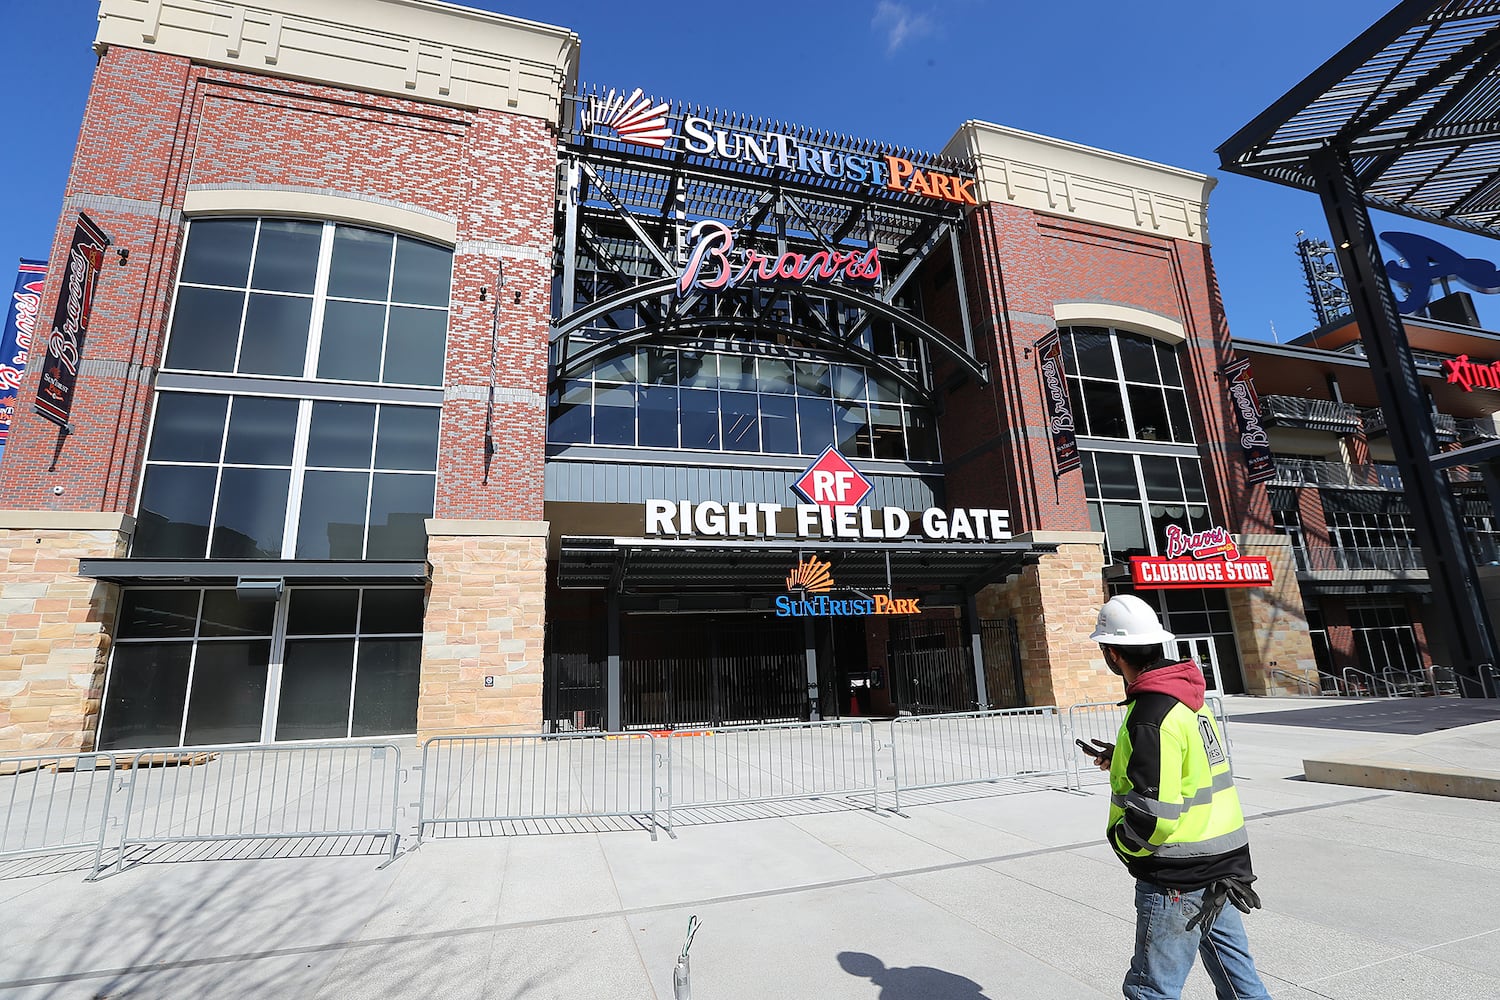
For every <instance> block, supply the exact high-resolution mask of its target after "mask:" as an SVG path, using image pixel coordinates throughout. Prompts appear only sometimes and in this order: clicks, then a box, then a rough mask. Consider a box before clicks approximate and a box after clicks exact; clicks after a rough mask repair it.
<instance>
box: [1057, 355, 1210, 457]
mask: <svg viewBox="0 0 1500 1000" xmlns="http://www.w3.org/2000/svg"><path fill="white" fill-rule="evenodd" d="M1060 332H1061V333H1062V342H1063V364H1064V366H1065V367H1066V368H1067V371H1068V390H1069V393H1070V395H1071V396H1072V398H1073V406H1074V409H1075V410H1076V411H1077V412H1078V418H1079V419H1078V423H1079V428H1078V433H1079V434H1080V435H1084V436H1088V437H1101V438H1129V439H1132V440H1136V441H1176V442H1181V443H1184V444H1191V443H1192V441H1193V425H1192V421H1191V419H1190V418H1189V417H1188V406H1187V396H1186V393H1185V392H1184V390H1183V385H1182V368H1181V365H1180V364H1179V363H1178V357H1177V349H1176V348H1175V347H1173V346H1172V345H1170V344H1167V343H1164V342H1163V341H1160V340H1156V339H1154V338H1151V337H1147V336H1145V335H1143V334H1139V333H1130V332H1127V331H1125V330H1116V329H1112V328H1110V327H1103V326H1069V327H1063V328H1062V329H1061V331H1060Z"/></svg>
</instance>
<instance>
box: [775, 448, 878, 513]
mask: <svg viewBox="0 0 1500 1000" xmlns="http://www.w3.org/2000/svg"><path fill="white" fill-rule="evenodd" d="M874 488H875V487H874V485H872V484H871V482H870V481H869V480H868V479H866V478H865V477H864V476H862V475H860V474H859V470H858V469H856V468H855V467H854V466H852V465H850V464H849V462H848V460H847V459H845V458H844V456H843V455H840V454H839V453H838V452H836V451H834V450H833V448H832V447H829V448H828V449H826V450H825V451H824V452H823V454H821V455H819V456H818V460H817V461H816V462H814V463H813V464H812V465H809V466H808V467H807V471H806V472H804V473H802V475H801V476H799V477H798V478H797V481H796V482H794V483H792V489H794V490H796V491H797V495H798V496H800V497H802V499H804V500H806V501H807V502H808V503H815V504H817V505H818V506H819V507H853V506H854V505H855V504H857V503H859V502H860V501H861V500H863V499H864V498H865V497H867V496H869V494H870V491H871V490H873V489H874Z"/></svg>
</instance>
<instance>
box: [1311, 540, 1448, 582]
mask: <svg viewBox="0 0 1500 1000" xmlns="http://www.w3.org/2000/svg"><path fill="white" fill-rule="evenodd" d="M1292 554H1293V556H1294V557H1295V559H1296V562H1297V572H1299V573H1355V572H1367V573H1390V574H1397V575H1404V574H1405V573H1408V572H1411V571H1414V570H1421V569H1423V568H1424V563H1423V561H1422V553H1421V551H1420V550H1419V549H1405V548H1395V547H1392V548H1340V547H1338V546H1327V545H1322V546H1315V547H1312V548H1309V547H1307V546H1301V545H1298V546H1294V547H1293V549H1292Z"/></svg>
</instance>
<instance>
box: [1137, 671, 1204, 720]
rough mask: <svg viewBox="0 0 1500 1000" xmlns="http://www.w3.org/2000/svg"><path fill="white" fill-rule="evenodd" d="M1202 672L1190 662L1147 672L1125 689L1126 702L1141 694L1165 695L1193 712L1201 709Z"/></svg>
mask: <svg viewBox="0 0 1500 1000" xmlns="http://www.w3.org/2000/svg"><path fill="white" fill-rule="evenodd" d="M1203 691H1204V684H1203V670H1202V669H1201V668H1200V667H1199V666H1198V664H1196V663H1194V662H1193V661H1192V660H1183V661H1181V662H1180V663H1173V664H1172V665H1170V666H1166V667H1157V668H1156V669H1155V670H1148V671H1146V672H1145V673H1143V674H1141V675H1140V676H1139V677H1137V678H1136V679H1135V683H1134V684H1131V685H1130V686H1129V687H1127V688H1126V689H1125V697H1126V699H1127V700H1129V699H1132V698H1135V697H1136V696H1137V695H1142V694H1165V695H1170V696H1172V697H1173V698H1176V699H1177V700H1178V701H1180V702H1182V703H1183V704H1184V705H1186V706H1187V707H1188V708H1190V709H1192V710H1193V711H1194V712H1196V711H1198V709H1200V708H1202V707H1203Z"/></svg>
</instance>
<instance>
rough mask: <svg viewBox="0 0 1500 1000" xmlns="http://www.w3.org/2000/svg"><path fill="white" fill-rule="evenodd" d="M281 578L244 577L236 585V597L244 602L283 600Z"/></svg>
mask: <svg viewBox="0 0 1500 1000" xmlns="http://www.w3.org/2000/svg"><path fill="white" fill-rule="evenodd" d="M282 586H283V581H282V579H281V577H279V576H276V577H247V576H242V577H240V578H239V579H238V580H236V581H235V583H234V596H235V597H238V598H239V599H240V600H242V601H248V602H257V601H275V600H279V599H280V598H281V591H282Z"/></svg>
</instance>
